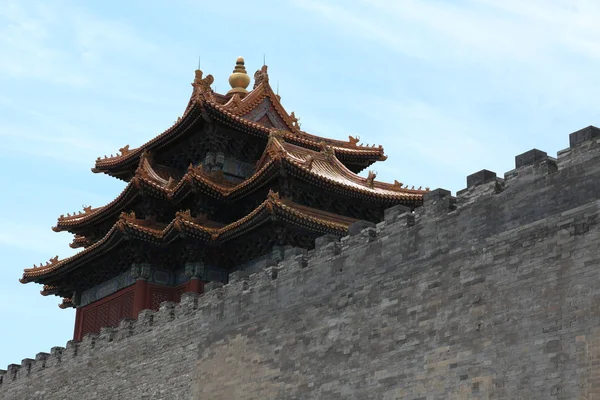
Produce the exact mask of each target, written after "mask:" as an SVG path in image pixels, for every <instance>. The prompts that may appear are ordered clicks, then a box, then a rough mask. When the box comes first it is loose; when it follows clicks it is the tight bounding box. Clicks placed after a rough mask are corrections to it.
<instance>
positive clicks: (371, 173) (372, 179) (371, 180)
mask: <svg viewBox="0 0 600 400" xmlns="http://www.w3.org/2000/svg"><path fill="white" fill-rule="evenodd" d="M376 177H377V172H376V171H369V175H368V176H367V185H368V186H369V187H370V188H371V189H372V188H373V187H374V186H375V178H376Z"/></svg>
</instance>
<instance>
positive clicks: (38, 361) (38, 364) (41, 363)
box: [35, 352, 51, 371]
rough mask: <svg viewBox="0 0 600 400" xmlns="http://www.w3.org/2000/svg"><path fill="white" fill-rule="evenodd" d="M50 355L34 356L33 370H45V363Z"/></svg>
mask: <svg viewBox="0 0 600 400" xmlns="http://www.w3.org/2000/svg"><path fill="white" fill-rule="evenodd" d="M50 356H51V355H50V353H44V352H40V353H37V354H36V355H35V370H36V371H39V370H42V369H44V368H46V363H47V361H48V359H49V358H50Z"/></svg>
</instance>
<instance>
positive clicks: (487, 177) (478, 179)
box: [467, 169, 496, 188]
mask: <svg viewBox="0 0 600 400" xmlns="http://www.w3.org/2000/svg"><path fill="white" fill-rule="evenodd" d="M494 180H496V173H495V172H492V171H488V170H487V169H482V170H481V171H479V172H475V173H474V174H471V175H469V176H467V188H473V187H475V186H479V185H482V184H484V183H488V182H492V181H494Z"/></svg>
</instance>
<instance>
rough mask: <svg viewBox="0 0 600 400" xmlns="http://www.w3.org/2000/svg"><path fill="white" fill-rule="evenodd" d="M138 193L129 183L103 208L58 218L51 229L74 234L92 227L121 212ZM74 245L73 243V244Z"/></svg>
mask: <svg viewBox="0 0 600 400" xmlns="http://www.w3.org/2000/svg"><path fill="white" fill-rule="evenodd" d="M138 194H139V191H138V190H137V188H136V187H135V185H134V184H132V183H131V182H130V183H128V184H127V186H125V189H123V191H122V192H121V193H120V194H119V195H118V196H117V197H116V198H115V199H114V200H113V201H111V202H110V203H108V204H106V205H105V206H102V207H98V208H96V209H94V210H92V211H91V212H88V213H84V214H80V215H73V216H70V217H61V218H58V222H57V223H56V226H54V227H52V230H53V231H54V232H64V231H67V232H70V233H76V231H78V230H80V229H82V228H85V227H87V226H90V225H93V224H95V223H98V222H102V221H104V220H106V218H110V217H111V216H112V215H115V214H116V213H119V212H121V211H123V208H124V207H126V206H127V205H128V204H130V203H131V202H132V201H133V200H135V199H136V198H137V196H138ZM74 243H75V242H74Z"/></svg>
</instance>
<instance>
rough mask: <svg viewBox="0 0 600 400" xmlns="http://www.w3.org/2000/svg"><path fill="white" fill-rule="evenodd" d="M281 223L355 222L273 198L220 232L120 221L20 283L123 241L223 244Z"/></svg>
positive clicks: (326, 227)
mask: <svg viewBox="0 0 600 400" xmlns="http://www.w3.org/2000/svg"><path fill="white" fill-rule="evenodd" d="M273 219H280V220H283V221H286V222H288V223H290V224H292V225H295V226H297V227H299V228H304V229H307V230H311V231H315V232H318V233H332V234H337V235H340V236H341V235H344V234H345V233H347V230H348V226H349V225H350V224H351V223H352V222H353V221H355V219H352V218H348V217H342V216H337V215H335V214H330V213H324V212H322V211H319V210H314V209H310V208H307V207H303V206H298V205H295V204H293V203H291V202H287V201H284V200H279V198H278V196H277V195H270V196H269V198H268V199H267V200H265V201H264V202H263V203H261V204H260V205H259V206H258V207H257V208H256V209H254V210H253V211H252V212H251V213H250V214H248V215H247V216H245V217H244V218H241V219H240V220H238V221H236V222H233V223H231V224H228V225H225V226H223V227H220V228H213V227H206V226H204V225H202V224H201V223H200V222H197V221H196V220H194V219H193V218H191V217H190V216H189V215H186V214H184V213H178V214H177V216H176V217H175V219H174V220H173V221H172V222H171V223H170V224H169V225H167V226H166V227H165V228H163V229H156V228H152V227H147V226H143V225H140V224H143V221H137V220H132V219H129V218H126V217H121V218H120V219H119V221H117V223H116V224H115V225H114V226H113V227H112V228H111V229H110V231H109V232H108V233H107V234H106V235H105V236H104V238H102V239H101V240H99V241H98V242H96V243H94V244H93V245H91V246H90V247H88V248H86V249H85V250H82V251H81V252H79V253H77V254H75V255H74V256H71V257H69V258H66V259H64V260H61V261H58V260H55V261H53V262H52V263H50V264H47V265H45V266H42V267H37V268H28V269H25V270H24V273H23V277H22V278H21V279H20V282H21V283H28V282H37V283H44V281H47V280H48V279H50V278H52V277H55V276H57V275H64V274H66V273H69V272H70V271H72V270H74V269H76V268H78V267H79V266H81V265H84V264H86V263H89V262H90V261H92V260H94V259H96V258H97V257H101V256H102V255H103V254H106V253H107V252H109V251H110V250H111V249H112V248H114V247H115V246H117V245H118V244H120V243H121V242H122V241H124V240H131V239H137V240H142V241H145V242H149V243H152V244H154V245H158V246H165V245H168V244H169V243H170V242H172V241H173V240H175V239H177V238H178V237H182V236H184V237H185V236H188V237H189V236H191V237H194V238H195V239H196V240H201V241H204V242H206V243H213V244H221V243H224V242H227V241H228V240H231V239H233V238H235V237H238V236H240V235H243V234H245V233H247V232H248V231H251V230H253V229H255V228H257V227H259V226H261V225H262V224H263V223H265V222H267V221H269V220H273Z"/></svg>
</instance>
